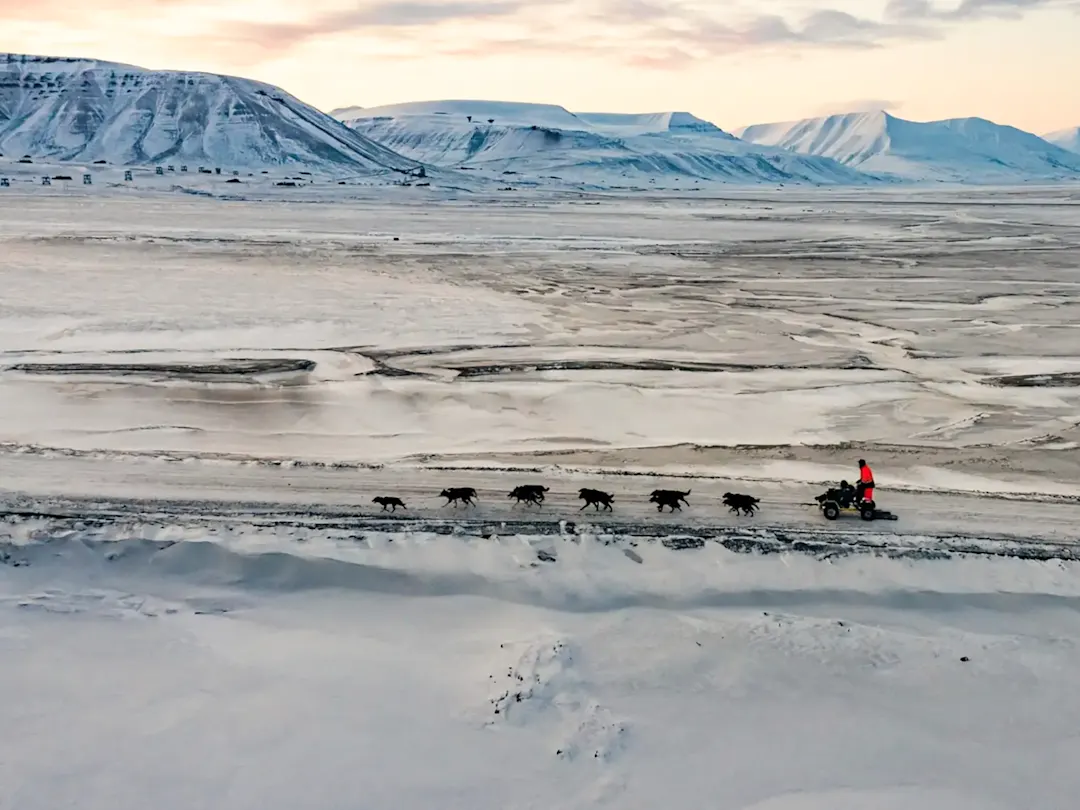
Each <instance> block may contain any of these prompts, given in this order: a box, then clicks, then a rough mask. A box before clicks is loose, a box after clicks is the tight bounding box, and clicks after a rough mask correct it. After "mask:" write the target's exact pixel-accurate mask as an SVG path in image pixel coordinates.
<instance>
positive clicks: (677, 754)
mask: <svg viewBox="0 0 1080 810" xmlns="http://www.w3.org/2000/svg"><path fill="white" fill-rule="evenodd" d="M530 539H531V538H521V537H502V538H500V537H498V536H489V537H487V538H483V539H481V538H478V537H477V538H469V537H455V536H441V537H440V536H434V535H430V534H423V533H419V534H409V533H398V534H386V533H380V532H367V533H361V534H356V533H351V532H349V531H347V530H345V531H341V530H333V529H318V528H316V529H314V530H311V529H302V528H301V529H298V528H295V527H290V526H288V525H280V526H276V527H275V526H265V525H264V526H262V527H258V526H254V525H249V526H242V525H232V524H220V525H216V526H200V525H185V524H182V523H171V524H168V523H162V521H161V520H160V519H156V520H150V521H144V522H141V523H138V524H130V523H129V524H124V525H113V524H110V523H109V522H107V521H106V522H104V523H100V522H95V523H94V524H93V526H92V527H87V526H85V525H83V526H80V525H79V522H78V521H77V520H63V519H56V518H44V519H30V520H14V521H13V520H10V519H9V520H5V521H4V522H3V523H0V654H2V655H3V664H4V665H3V666H2V667H0V692H2V693H3V694H4V695H5V696H6V697H5V699H4V700H3V701H0V725H2V727H3V729H4V734H3V735H0V775H2V777H3V778H2V779H0V806H2V807H4V808H9V807H10V808H12V809H13V810H55V808H59V807H78V808H79V810H145V808H147V807H150V806H152V807H153V808H155V810H190V808H192V807H228V808H229V810H296V808H305V810H339V809H340V808H365V810H431V809H432V808H438V810H503V809H504V808H566V809H567V810H586V808H599V809H600V810H656V808H663V807H671V808H692V807H708V808H714V810H915V809H916V808H917V809H918V810H1029V808H1039V809H1040V810H1072V808H1074V807H1075V802H1076V795H1077V792H1078V790H1080V776H1078V775H1077V769H1076V767H1075V759H1076V718H1077V716H1078V714H1080V697H1078V693H1077V690H1076V688H1075V685H1076V684H1075V673H1076V672H1077V670H1078V669H1080V648H1078V644H1077V642H1078V639H1080V622H1078V620H1077V611H1076V605H1077V603H1078V601H1080V575H1078V571H1077V567H1076V563H1073V562H1060V561H1050V562H1034V561H1020V560H1014V559H1002V558H977V557H960V558H957V559H952V560H891V559H882V558H873V557H857V558H840V559H829V560H818V559H814V558H813V557H810V556H807V555H802V554H783V555H759V554H738V553H734V552H731V551H728V550H727V549H725V548H724V547H722V546H720V545H718V544H708V545H706V546H703V547H701V548H698V549H692V550H684V551H675V550H671V549H668V548H666V547H665V546H663V545H662V544H660V543H645V542H639V543H637V544H636V545H635V546H634V547H629V546H624V547H620V546H619V545H616V544H612V543H610V542H605V541H603V540H602V539H601V538H599V537H596V536H591V535H589V534H583V535H574V536H567V537H554V538H549V539H548V541H547V542H546V544H545V551H546V556H545V557H544V558H543V559H541V558H538V556H537V554H536V549H535V548H534V547H532V546H531V545H530V542H529V540H530Z"/></svg>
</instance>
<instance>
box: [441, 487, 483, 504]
mask: <svg viewBox="0 0 1080 810" xmlns="http://www.w3.org/2000/svg"><path fill="white" fill-rule="evenodd" d="M439 497H440V498H446V503H444V504H443V506H449V505H450V504H454V508H455V509H457V502H458V501H462V502H463V503H467V504H468V505H469V506H476V504H475V503H474V502H473V498H475V497H476V490H475V489H473V488H472V487H450V489H444V490H443V491H442V492H440V493H439Z"/></svg>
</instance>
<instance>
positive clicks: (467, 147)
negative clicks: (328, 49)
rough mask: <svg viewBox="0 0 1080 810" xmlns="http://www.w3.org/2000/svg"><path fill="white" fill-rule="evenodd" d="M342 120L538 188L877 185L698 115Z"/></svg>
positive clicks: (412, 111) (434, 160) (426, 156)
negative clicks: (551, 185)
mask: <svg viewBox="0 0 1080 810" xmlns="http://www.w3.org/2000/svg"><path fill="white" fill-rule="evenodd" d="M333 114H334V115H337V116H340V117H342V119H343V120H344V121H345V123H347V124H348V125H349V126H350V127H352V128H353V129H354V130H356V131H357V132H359V133H360V134H361V135H363V136H365V137H366V138H369V139H371V140H373V141H377V142H378V143H381V144H383V145H385V146H387V147H388V148H390V149H393V150H394V151H395V152H399V153H400V154H403V155H406V156H407V157H410V158H412V159H414V160H417V161H421V162H423V163H427V164H430V165H434V166H440V167H445V168H454V169H462V170H473V171H479V172H487V173H491V174H498V175H519V176H521V177H522V178H534V179H535V181H539V182H553V181H558V182H562V183H572V184H587V185H608V186H612V185H641V184H643V183H653V184H657V183H659V184H661V185H665V186H671V185H680V184H681V185H683V186H686V185H687V184H692V183H694V182H699V183H700V182H714V181H720V182H732V183H774V184H775V183H812V184H852V183H866V182H872V181H873V179H872V178H870V177H868V176H866V175H865V174H864V173H863V172H859V171H857V170H854V169H851V168H847V167H844V166H842V165H840V164H839V163H837V162H836V161H834V160H831V159H828V158H819V157H814V156H809V157H807V156H803V155H797V154H795V153H793V152H790V151H787V150H784V149H777V148H772V147H767V146H755V145H753V144H749V143H746V142H745V141H741V140H739V139H738V138H735V137H733V136H732V135H729V134H728V133H726V132H724V131H723V130H721V129H719V128H718V127H717V126H715V125H714V124H710V123H709V122H708V121H703V120H701V119H700V118H696V117H695V116H693V115H690V114H689V113H655V114H648V115H623V114H618V113H576V114H575V113H572V112H570V111H568V110H566V109H565V108H563V107H559V106H556V105H551V104H526V103H512V102H490V101H432V102H414V103H409V104H395V105H392V106H387V107H372V108H368V109H360V108H356V107H353V108H347V109H344V110H335V111H334V113H333ZM517 182H519V183H520V182H522V181H521V180H520V179H519V180H517Z"/></svg>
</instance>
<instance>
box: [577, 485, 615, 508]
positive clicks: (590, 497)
mask: <svg viewBox="0 0 1080 810" xmlns="http://www.w3.org/2000/svg"><path fill="white" fill-rule="evenodd" d="M578 497H579V498H581V500H583V501H585V506H583V507H581V509H585V508H587V507H588V506H590V505H592V506H593V507H595V508H596V511H598V512H599V511H600V507H601V506H603V507H604V508H605V509H607V510H608V511H609V512H610V511H611V502H612V501H613V500H615V496H614V495H610V494H608V493H607V492H601V491H600V490H598V489H579V490H578ZM581 509H579V510H578V511H579V512H580V511H581Z"/></svg>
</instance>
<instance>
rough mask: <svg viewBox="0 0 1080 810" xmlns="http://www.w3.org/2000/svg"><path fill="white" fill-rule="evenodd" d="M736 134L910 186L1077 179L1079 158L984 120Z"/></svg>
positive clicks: (778, 127) (895, 120) (882, 122)
mask: <svg viewBox="0 0 1080 810" xmlns="http://www.w3.org/2000/svg"><path fill="white" fill-rule="evenodd" d="M735 134H737V135H738V136H739V137H742V138H743V139H745V140H749V141H751V142H754V143H758V144H762V145H769V146H777V147H779V148H783V149H789V150H792V151H795V152H798V153H799V154H806V155H818V156H822V157H830V158H832V159H834V160H837V161H839V162H840V163H842V164H844V165H845V166H851V167H854V168H858V169H862V170H866V171H872V172H878V173H886V174H893V175H897V176H900V177H904V178H906V179H911V180H952V181H961V182H974V183H979V182H998V181H1010V180H1012V181H1016V180H1027V179H1047V180H1073V179H1076V180H1080V160H1077V155H1075V154H1072V153H1070V152H1068V151H1067V150H1065V149H1062V148H1061V147H1059V146H1056V145H1054V144H1052V143H1050V142H1048V141H1045V140H1043V139H1042V138H1040V137H1038V136H1037V135H1034V134H1032V133H1030V132H1026V131H1024V130H1021V129H1018V128H1016V127H1012V126H1008V125H1004V124H998V123H996V122H993V121H990V120H988V119H985V118H977V117H972V118H951V119H944V120H940V121H928V122H916V121H908V120H906V119H903V118H899V117H897V116H894V115H892V114H890V113H888V112H886V111H884V110H877V111H871V112H854V113H840V114H836V115H830V116H822V117H818V118H805V119H800V120H795V121H783V122H776V123H772V124H757V125H752V126H749V127H744V128H742V129H741V130H736V133H735Z"/></svg>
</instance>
